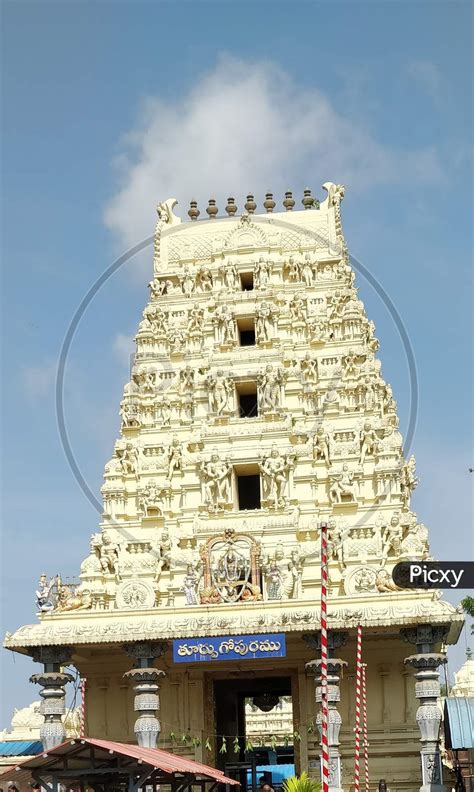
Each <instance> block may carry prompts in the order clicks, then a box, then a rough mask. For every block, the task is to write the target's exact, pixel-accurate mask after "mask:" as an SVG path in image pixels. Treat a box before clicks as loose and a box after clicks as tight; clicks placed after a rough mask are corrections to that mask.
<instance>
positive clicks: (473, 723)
mask: <svg viewBox="0 0 474 792" xmlns="http://www.w3.org/2000/svg"><path fill="white" fill-rule="evenodd" d="M445 717H446V721H447V724H446V725H447V735H446V737H447V742H448V743H449V747H450V748H453V749H457V748H465V749H467V748H474V698H464V697H463V696H452V697H448V698H447V699H446V700H445Z"/></svg>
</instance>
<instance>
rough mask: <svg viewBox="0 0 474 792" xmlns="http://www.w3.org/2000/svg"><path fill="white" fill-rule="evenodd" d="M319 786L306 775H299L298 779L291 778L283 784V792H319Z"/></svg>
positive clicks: (295, 777) (317, 782)
mask: <svg viewBox="0 0 474 792" xmlns="http://www.w3.org/2000/svg"><path fill="white" fill-rule="evenodd" d="M320 790H321V784H320V783H319V781H315V780H314V778H310V777H309V775H308V773H306V772H304V773H301V775H300V777H299V778H298V777H297V776H291V777H290V778H287V779H286V780H285V781H284V782H283V792H320Z"/></svg>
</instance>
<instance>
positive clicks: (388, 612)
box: [4, 592, 464, 654]
mask: <svg viewBox="0 0 474 792" xmlns="http://www.w3.org/2000/svg"><path fill="white" fill-rule="evenodd" d="M427 621H429V622H430V624H446V623H449V624H450V631H449V634H448V637H447V643H455V642H456V641H457V638H458V636H459V633H460V631H461V629H462V626H463V623H464V618H463V615H462V614H461V613H460V612H458V611H457V610H456V608H455V607H454V606H453V605H451V604H450V603H448V602H444V601H443V600H433V599H427V597H426V596H420V595H418V594H416V593H407V594H404V595H403V597H401V596H400V592H394V593H388V592H387V593H385V594H374V595H371V596H366V597H363V598H362V597H353V598H350V597H345V598H344V600H343V601H341V602H338V603H336V602H334V603H330V604H329V623H330V628H331V629H335V630H339V629H343V628H344V629H347V628H348V627H351V626H352V627H356V626H357V624H361V625H362V626H363V627H365V628H373V629H375V630H377V629H381V630H384V631H385V630H386V629H387V628H388V629H390V628H391V627H394V628H396V630H398V629H399V627H400V626H401V625H403V626H407V625H417V624H423V623H426V622H427ZM319 628H320V609H319V607H318V603H317V602H316V601H315V600H313V601H309V600H308V601H307V602H304V603H302V602H295V603H294V604H293V603H290V602H288V603H287V604H285V605H283V604H282V603H281V602H278V603H277V602H265V603H263V602H256V603H251V602H249V603H245V604H243V605H241V606H240V607H239V608H238V609H236V608H235V607H232V606H229V605H212V606H210V607H208V608H206V609H204V608H202V607H196V608H192V609H191V608H189V607H187V608H184V607H183V608H174V609H173V611H172V612H167V611H166V609H163V611H161V612H160V611H157V610H156V609H153V610H148V611H145V610H142V611H134V612H133V613H130V611H122V612H121V613H119V612H115V613H114V614H113V615H112V614H110V613H101V612H88V613H87V614H86V613H84V612H82V613H79V612H78V613H69V614H67V616H66V615H65V616H61V615H60V614H55V615H44V616H43V617H42V619H41V623H40V624H29V625H25V626H23V627H20V628H19V629H18V630H17V631H16V632H15V633H13V634H11V633H7V635H6V637H5V641H4V646H5V648H6V649H11V650H14V651H17V652H22V653H24V654H30V649H31V648H33V647H37V646H55V645H61V646H70V645H74V646H81V645H88V644H102V643H111V644H112V643H113V644H115V643H123V642H127V641H136V640H142V639H146V640H155V639H158V638H159V639H160V640H162V639H163V640H164V639H172V638H184V637H201V636H203V635H221V634H222V633H225V634H226V635H238V634H242V633H244V634H254V633H260V632H262V630H266V631H267V630H272V631H279V632H284V633H296V632H307V631H311V630H312V631H314V630H318V629H319Z"/></svg>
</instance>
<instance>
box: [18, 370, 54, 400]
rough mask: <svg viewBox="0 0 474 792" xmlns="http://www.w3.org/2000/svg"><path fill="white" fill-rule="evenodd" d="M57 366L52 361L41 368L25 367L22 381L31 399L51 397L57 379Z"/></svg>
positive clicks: (22, 372)
mask: <svg viewBox="0 0 474 792" xmlns="http://www.w3.org/2000/svg"><path fill="white" fill-rule="evenodd" d="M56 370H57V364H56V363H51V362H50V361H48V362H46V361H45V362H44V363H42V364H41V365H39V366H23V367H22V368H21V372H20V373H21V379H22V383H23V387H24V389H25V392H26V395H27V396H28V397H29V398H30V399H40V398H44V397H45V396H47V395H49V393H50V391H51V390H52V388H53V385H54V381H55V379H56Z"/></svg>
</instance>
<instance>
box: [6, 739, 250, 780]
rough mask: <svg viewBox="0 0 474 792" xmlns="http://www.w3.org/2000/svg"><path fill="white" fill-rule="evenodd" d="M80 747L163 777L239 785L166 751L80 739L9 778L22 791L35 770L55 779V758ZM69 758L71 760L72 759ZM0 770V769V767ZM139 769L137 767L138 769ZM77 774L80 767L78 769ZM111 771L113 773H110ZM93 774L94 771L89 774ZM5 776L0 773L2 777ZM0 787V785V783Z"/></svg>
mask: <svg viewBox="0 0 474 792" xmlns="http://www.w3.org/2000/svg"><path fill="white" fill-rule="evenodd" d="M81 745H82V746H83V748H84V750H86V749H87V746H94V747H95V748H99V749H102V750H103V751H106V752H107V753H109V754H112V753H115V754H120V755H121V756H127V757H129V758H130V759H136V760H137V764H138V763H139V766H141V767H142V768H143V765H148V766H149V767H152V768H153V769H156V770H161V771H162V772H163V773H166V774H170V775H171V774H174V773H177V774H179V775H181V774H188V775H194V776H201V777H203V776H204V777H205V778H207V779H209V780H212V781H218V782H219V783H222V784H232V785H239V782H238V781H235V780H234V779H233V778H227V777H226V776H225V775H224V773H223V772H222V771H221V770H217V769H216V768H215V767H210V766H209V765H205V764H201V763H200V762H195V761H194V759H185V758H183V757H182V756H177V755H176V754H173V753H170V752H169V751H162V750H161V749H159V748H140V746H138V745H129V744H128V743H120V742H113V741H112V740H96V739H94V738H92V737H83V738H80V739H75V740H67V741H66V742H64V743H62V745H58V746H57V747H56V748H53V749H52V750H50V751H48V752H44V753H40V754H38V755H37V756H34V757H32V758H31V759H27V760H26V761H24V762H22V763H21V766H18V768H17V769H16V773H12V771H11V770H9V771H8V772H9V774H10V776H12V777H13V778H14V780H15V783H17V784H18V786H19V787H20V788H21V785H20V782H23V781H24V780H25V779H26V778H27V777H28V778H31V772H32V771H34V770H39V769H40V768H41V769H42V770H43V772H44V774H45V775H48V771H49V773H51V774H52V773H53V772H54V773H55V774H56V775H57V776H58V777H60V775H61V771H60V770H59V769H58V770H54V771H53V769H52V765H53V763H54V758H55V757H63V756H68V755H69V754H74V756H77V755H78V747H79V746H81ZM71 758H72V759H73V758H74V757H71ZM0 769H1V768H0ZM137 769H139V767H138V768H137ZM78 771H79V768H78ZM111 772H113V770H111ZM92 773H93V771H92ZM3 775H4V773H2V772H0V781H1V776H3ZM0 785H1V784H0Z"/></svg>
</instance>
